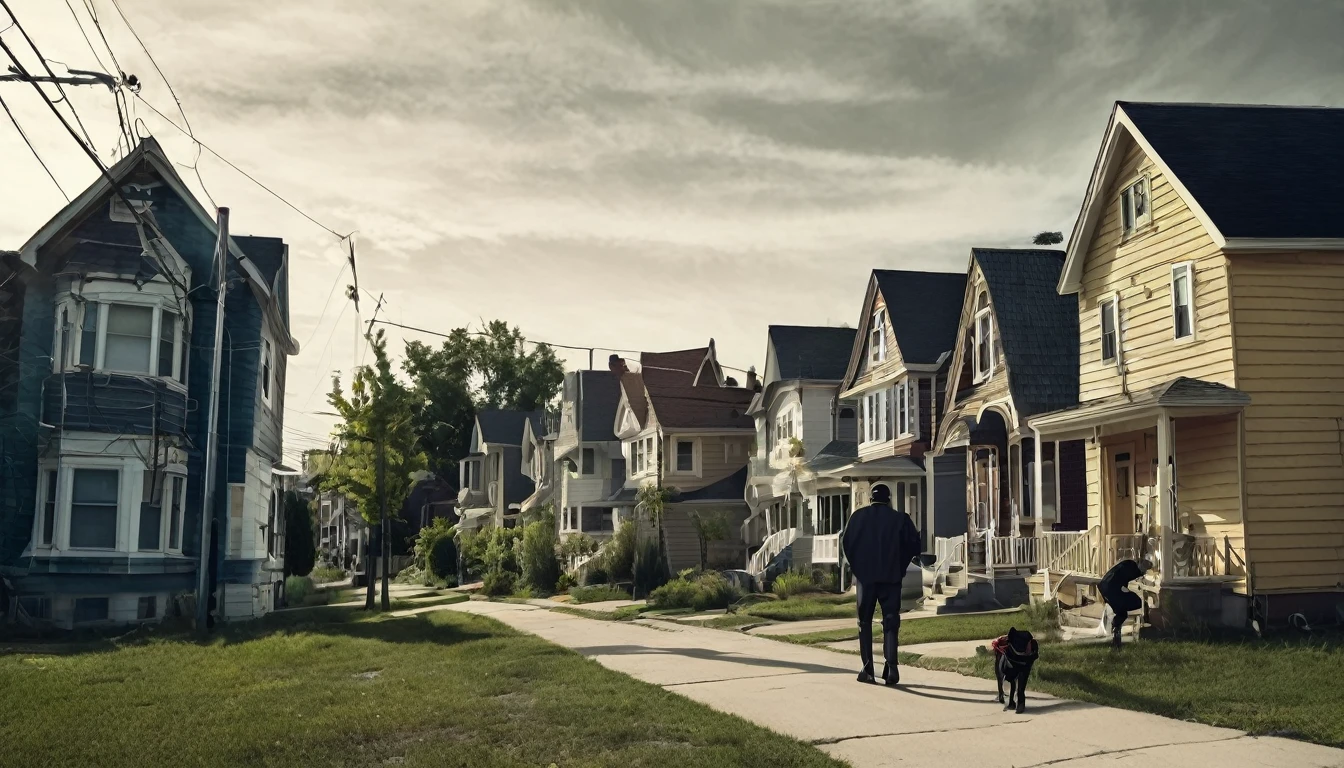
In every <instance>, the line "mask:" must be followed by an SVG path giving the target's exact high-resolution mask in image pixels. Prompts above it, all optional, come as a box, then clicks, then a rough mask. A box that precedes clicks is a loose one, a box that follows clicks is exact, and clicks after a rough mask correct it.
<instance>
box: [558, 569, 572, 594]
mask: <svg viewBox="0 0 1344 768" xmlns="http://www.w3.org/2000/svg"><path fill="white" fill-rule="evenodd" d="M576 586H577V585H576V584H575V581H574V575H573V574H569V573H562V574H560V578H558V579H556V581H555V591H556V592H568V591H570V590H572V589H574V588H575V587H576Z"/></svg>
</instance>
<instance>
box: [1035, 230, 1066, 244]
mask: <svg viewBox="0 0 1344 768" xmlns="http://www.w3.org/2000/svg"><path fill="white" fill-rule="evenodd" d="M1062 242H1064V233H1063V232H1041V233H1039V234H1037V235H1036V236H1035V237H1033V238H1031V244H1032V245H1059V244H1060V243H1062Z"/></svg>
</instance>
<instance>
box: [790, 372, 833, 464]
mask: <svg viewBox="0 0 1344 768" xmlns="http://www.w3.org/2000/svg"><path fill="white" fill-rule="evenodd" d="M799 394H800V395H801V406H802V409H803V421H802V439H803V447H804V448H805V449H806V456H807V458H809V459H810V458H812V457H813V456H816V455H817V451H820V450H821V449H822V448H825V447H826V444H827V443H829V442H831V440H833V439H835V421H834V416H833V415H832V413H831V399H832V398H833V397H834V396H835V390H834V389H833V388H831V387H804V388H803V390H802V392H801V393H799Z"/></svg>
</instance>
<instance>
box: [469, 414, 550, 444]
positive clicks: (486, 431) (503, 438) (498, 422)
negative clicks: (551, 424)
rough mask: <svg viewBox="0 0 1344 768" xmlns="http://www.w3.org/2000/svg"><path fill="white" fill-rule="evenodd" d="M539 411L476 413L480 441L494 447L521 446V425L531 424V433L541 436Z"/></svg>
mask: <svg viewBox="0 0 1344 768" xmlns="http://www.w3.org/2000/svg"><path fill="white" fill-rule="evenodd" d="M541 416H542V414H541V411H506V410H485V411H478V412H477V413H476V425H477V426H478V427H479V428H480V430H481V440H482V441H483V442H486V443H491V444H494V445H517V446H521V445H522V444H523V425H524V424H526V423H527V422H529V421H530V422H531V423H532V433H533V434H536V435H540V434H542V431H541Z"/></svg>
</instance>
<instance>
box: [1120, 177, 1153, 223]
mask: <svg viewBox="0 0 1344 768" xmlns="http://www.w3.org/2000/svg"><path fill="white" fill-rule="evenodd" d="M1152 218H1153V217H1152V212H1151V211H1150V210H1149V209H1148V177H1146V176H1145V177H1143V178H1141V179H1139V180H1137V181H1135V182H1134V183H1133V184H1130V185H1129V186H1128V187H1125V188H1124V190H1123V191H1121V192H1120V221H1121V223H1122V224H1123V226H1124V234H1125V235H1131V234H1133V233H1134V231H1135V230H1137V229H1138V228H1139V227H1142V226H1144V225H1145V224H1148V223H1149V222H1151V221H1152Z"/></svg>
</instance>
